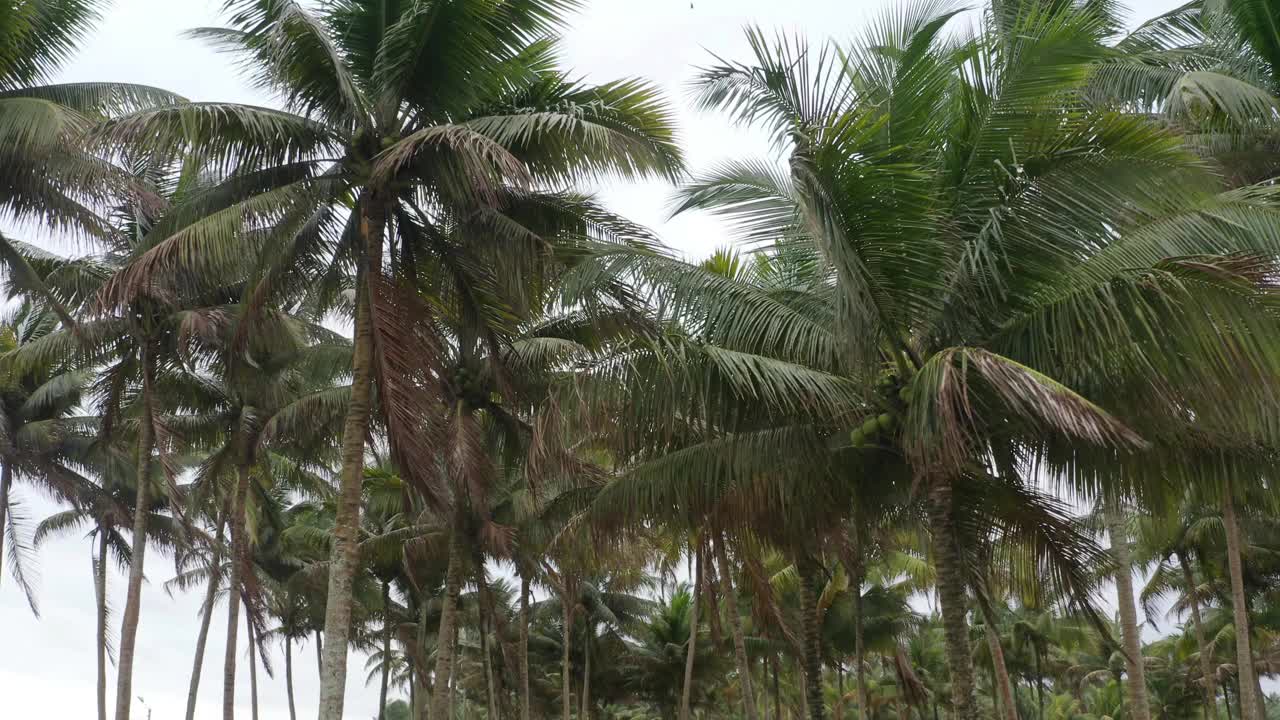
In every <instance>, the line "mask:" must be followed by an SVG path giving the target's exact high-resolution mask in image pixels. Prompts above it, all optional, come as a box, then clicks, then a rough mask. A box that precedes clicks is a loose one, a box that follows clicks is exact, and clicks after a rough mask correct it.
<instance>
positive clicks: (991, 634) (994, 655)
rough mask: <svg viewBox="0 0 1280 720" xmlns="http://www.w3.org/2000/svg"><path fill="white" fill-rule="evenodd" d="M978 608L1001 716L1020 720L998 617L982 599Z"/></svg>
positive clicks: (1010, 719) (1006, 719)
mask: <svg viewBox="0 0 1280 720" xmlns="http://www.w3.org/2000/svg"><path fill="white" fill-rule="evenodd" d="M978 607H979V608H981V610H982V619H983V625H984V626H985V630H986V633H985V634H986V636H987V648H988V649H990V650H991V671H992V673H994V675H995V678H994V680H995V686H996V687H995V690H996V692H997V693H998V694H999V696H1000V702H999V705H1000V709H1001V710H1003V712H1002V713H1001V715H1002V716H1003V717H1004V718H1005V720H1018V706H1017V704H1016V703H1014V701H1013V685H1012V684H1011V683H1010V681H1009V668H1008V666H1007V665H1005V662H1004V648H1003V647H1001V645H1000V635H999V633H997V632H996V617H995V613H994V612H992V611H991V607H990V606H989V605H988V604H987V603H986V602H985V601H983V600H982V599H981V598H979V600H978Z"/></svg>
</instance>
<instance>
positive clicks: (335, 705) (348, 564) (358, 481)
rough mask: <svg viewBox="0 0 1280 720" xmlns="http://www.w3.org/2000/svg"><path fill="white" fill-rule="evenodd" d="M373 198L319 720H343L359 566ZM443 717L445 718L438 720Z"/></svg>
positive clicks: (368, 199) (377, 235) (375, 246)
mask: <svg viewBox="0 0 1280 720" xmlns="http://www.w3.org/2000/svg"><path fill="white" fill-rule="evenodd" d="M379 202H380V201H378V200H377V199H375V197H374V196H373V194H372V193H369V192H366V193H365V194H364V195H363V196H362V197H361V200H360V210H359V212H360V222H359V229H360V235H361V239H362V240H363V242H364V248H365V253H364V257H363V258H362V261H361V272H360V273H359V274H358V275H359V276H358V277H357V279H356V286H357V288H358V289H357V297H356V317H355V336H354V339H353V353H352V359H351V400H350V402H349V403H348V404H347V417H346V421H345V423H344V425H343V429H342V478H341V481H340V483H339V486H338V498H337V500H338V503H337V505H338V507H337V514H336V516H335V518H334V526H333V552H332V554H331V555H330V568H329V592H328V601H327V603H326V605H325V611H324V635H325V638H326V640H327V642H326V643H325V645H326V646H327V647H326V648H325V651H324V660H323V661H322V662H321V667H320V720H342V717H343V712H342V709H343V703H344V701H345V699H346V698H345V690H346V684H347V646H348V645H349V644H350V639H351V602H352V598H351V591H352V583H353V582H354V580H355V575H356V569H357V566H358V565H359V561H360V545H359V543H360V537H359V536H360V491H361V486H362V484H363V482H364V439H365V435H366V434H367V433H368V430H369V407H370V398H371V396H372V388H373V309H372V308H371V307H370V306H371V304H372V302H373V296H372V290H371V286H372V285H373V281H374V277H375V276H376V275H377V274H379V273H381V269H380V268H381V258H382V233H383V229H384V227H385V225H386V214H385V210H384V209H383V208H382V207H381V205H380V204H379ZM439 717H443V715H441V716H439Z"/></svg>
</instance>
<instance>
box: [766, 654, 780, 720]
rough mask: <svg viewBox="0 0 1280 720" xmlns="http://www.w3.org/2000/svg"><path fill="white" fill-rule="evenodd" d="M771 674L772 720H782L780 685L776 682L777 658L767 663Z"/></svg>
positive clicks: (775, 656) (774, 657)
mask: <svg viewBox="0 0 1280 720" xmlns="http://www.w3.org/2000/svg"><path fill="white" fill-rule="evenodd" d="M769 667H770V669H771V670H772V672H773V720H782V685H781V684H780V683H779V682H778V656H777V655H776V654H775V655H774V656H773V658H772V659H771V660H770V661H769Z"/></svg>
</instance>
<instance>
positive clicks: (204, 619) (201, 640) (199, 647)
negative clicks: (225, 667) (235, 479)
mask: <svg viewBox="0 0 1280 720" xmlns="http://www.w3.org/2000/svg"><path fill="white" fill-rule="evenodd" d="M225 518H226V516H225V515H223V516H222V517H219V518H218V520H217V524H218V529H217V531H216V532H215V533H214V536H213V549H212V550H211V552H210V554H209V564H210V567H209V586H208V588H207V589H206V590H205V594H204V605H202V606H201V607H200V632H199V633H198V634H197V635H196V656H195V659H194V660H192V661H191V681H190V682H189V683H188V685H187V715H186V718H187V720H195V717H196V698H197V697H199V695H200V675H201V673H202V672H203V671H204V651H205V647H206V645H207V644H208V642H209V624H210V622H211V621H212V620H213V606H214V604H215V603H216V601H217V599H218V587H219V586H220V585H221V584H222V576H221V575H222V538H223V532H224V529H225V527H226V520H225Z"/></svg>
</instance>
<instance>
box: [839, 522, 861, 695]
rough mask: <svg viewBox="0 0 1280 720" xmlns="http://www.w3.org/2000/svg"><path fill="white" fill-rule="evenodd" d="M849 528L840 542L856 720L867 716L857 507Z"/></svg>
mask: <svg viewBox="0 0 1280 720" xmlns="http://www.w3.org/2000/svg"><path fill="white" fill-rule="evenodd" d="M853 523H854V525H855V527H854V528H853V530H852V532H846V533H845V539H846V541H847V542H845V543H841V544H840V546H839V547H840V548H841V551H842V553H843V555H844V557H843V562H844V565H845V568H844V569H845V572H846V573H847V574H848V575H849V589H850V591H852V593H853V663H854V673H855V675H856V677H857V685H858V720H867V670H866V662H867V647H866V632H865V630H866V628H865V624H864V622H863V620H864V618H863V617H862V582H863V580H864V579H866V574H867V570H866V562H865V561H864V560H863V557H862V540H861V536H860V534H859V529H858V528H857V527H856V525H857V523H858V515H857V508H854V515H853Z"/></svg>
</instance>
